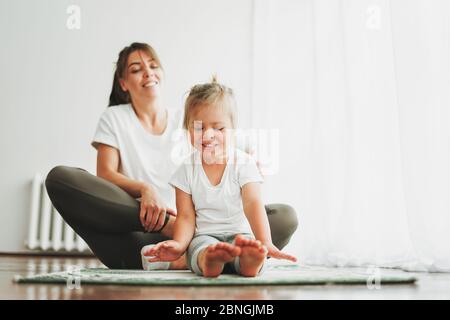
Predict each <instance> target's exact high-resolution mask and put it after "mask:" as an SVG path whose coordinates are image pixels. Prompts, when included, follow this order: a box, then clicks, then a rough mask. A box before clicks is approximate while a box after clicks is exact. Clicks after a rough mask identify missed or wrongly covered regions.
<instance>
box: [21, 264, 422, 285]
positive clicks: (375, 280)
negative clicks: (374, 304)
mask: <svg viewBox="0 0 450 320" xmlns="http://www.w3.org/2000/svg"><path fill="white" fill-rule="evenodd" d="M14 281H15V282H17V283H64V284H67V283H74V282H75V281H78V282H79V283H80V284H105V285H106V284H107V285H111V284H113V285H142V286H231V285H318V284H321V285H323V284H364V285H376V284H411V283H414V282H415V281H416V278H415V277H414V276H413V275H411V274H408V273H406V272H403V271H399V270H398V271H394V270H391V269H377V270H376V272H373V270H372V269H364V268H326V267H316V266H303V265H296V264H285V265H270V264H269V265H268V266H267V268H266V270H265V272H264V273H263V274H262V275H259V276H258V277H255V278H245V277H242V276H239V275H229V274H223V275H220V276H219V277H218V278H204V277H200V276H197V275H195V274H194V273H192V272H191V271H188V270H181V271H180V270H167V271H144V270H111V269H106V268H88V269H80V270H75V271H62V272H53V273H47V274H39V275H33V276H16V277H15V278H14Z"/></svg>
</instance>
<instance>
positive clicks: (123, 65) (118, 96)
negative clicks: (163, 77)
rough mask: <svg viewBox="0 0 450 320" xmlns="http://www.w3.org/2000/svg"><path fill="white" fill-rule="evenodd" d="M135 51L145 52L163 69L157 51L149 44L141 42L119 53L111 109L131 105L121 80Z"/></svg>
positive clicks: (110, 102) (134, 43)
mask: <svg viewBox="0 0 450 320" xmlns="http://www.w3.org/2000/svg"><path fill="white" fill-rule="evenodd" d="M135 51H143V52H145V53H147V54H148V55H149V56H150V57H152V59H154V60H155V61H156V63H157V64H158V66H159V67H160V68H162V66H161V61H160V60H159V58H158V55H157V54H156V51H155V49H153V48H152V47H151V46H150V45H148V44H147V43H141V42H133V43H132V44H130V45H129V46H128V47H125V48H123V49H122V51H120V53H119V59H118V60H117V63H116V71H115V72H114V79H113V85H112V89H111V94H110V95H109V105H108V106H109V107H112V106H117V105H119V104H126V103H130V102H131V99H130V94H129V93H128V92H126V91H123V90H122V87H121V86H120V82H119V79H123V78H124V77H125V75H126V74H125V72H126V70H127V64H128V57H129V56H130V54H132V53H133V52H135Z"/></svg>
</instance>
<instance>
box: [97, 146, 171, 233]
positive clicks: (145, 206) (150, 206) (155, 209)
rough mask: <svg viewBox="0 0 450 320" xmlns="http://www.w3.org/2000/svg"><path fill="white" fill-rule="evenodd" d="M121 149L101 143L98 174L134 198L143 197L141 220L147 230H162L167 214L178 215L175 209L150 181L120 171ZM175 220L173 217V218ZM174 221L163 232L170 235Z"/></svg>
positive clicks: (98, 153)
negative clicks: (167, 204) (170, 206)
mask: <svg viewBox="0 0 450 320" xmlns="http://www.w3.org/2000/svg"><path fill="white" fill-rule="evenodd" d="M119 165H120V153H119V150H117V149H116V148H113V147H111V146H109V145H106V144H102V143H100V144H99V145H98V148H97V176H99V177H100V178H103V179H106V180H108V181H110V182H112V183H114V184H115V185H117V186H119V187H120V188H122V189H123V190H125V191H126V192H127V193H128V194H130V195H131V196H132V197H134V198H139V197H142V199H141V208H140V209H141V211H140V215H139V216H140V220H141V223H142V226H143V227H144V229H145V230H146V231H154V230H160V229H161V228H162V227H163V225H164V222H165V220H166V214H167V213H169V214H171V215H174V216H175V215H176V212H175V210H173V209H172V208H167V207H165V204H164V203H163V202H162V200H161V199H160V197H159V195H158V193H157V192H156V190H155V189H154V188H153V187H152V186H151V185H150V184H148V183H145V182H142V181H136V180H133V179H130V178H128V177H127V176H125V175H123V174H121V173H120V172H119ZM172 220H173V218H172ZM172 225H173V221H172V222H170V220H169V223H168V224H167V225H166V227H164V229H163V230H161V232H162V233H163V234H165V235H168V236H170V235H171V233H172Z"/></svg>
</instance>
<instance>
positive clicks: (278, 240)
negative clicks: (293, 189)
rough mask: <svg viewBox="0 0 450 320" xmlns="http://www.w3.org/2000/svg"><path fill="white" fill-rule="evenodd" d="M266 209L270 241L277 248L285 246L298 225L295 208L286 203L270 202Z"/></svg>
mask: <svg viewBox="0 0 450 320" xmlns="http://www.w3.org/2000/svg"><path fill="white" fill-rule="evenodd" d="M266 209H267V211H268V217H269V223H270V229H271V234H272V241H273V243H274V244H275V246H276V247H277V248H279V249H282V248H283V247H285V246H286V245H287V244H288V242H289V240H290V239H291V237H292V235H293V234H294V232H295V231H296V230H297V227H298V218H297V213H296V212H295V209H294V208H293V207H292V206H290V205H287V204H272V205H268V206H267V207H266Z"/></svg>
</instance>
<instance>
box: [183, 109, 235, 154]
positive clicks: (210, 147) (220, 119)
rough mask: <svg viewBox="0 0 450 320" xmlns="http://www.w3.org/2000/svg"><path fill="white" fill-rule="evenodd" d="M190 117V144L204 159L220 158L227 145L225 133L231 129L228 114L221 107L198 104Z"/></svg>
mask: <svg viewBox="0 0 450 320" xmlns="http://www.w3.org/2000/svg"><path fill="white" fill-rule="evenodd" d="M192 119H193V120H192V121H193V123H192V124H191V128H190V130H189V133H190V139H191V144H192V145H193V146H194V147H195V148H196V149H197V150H199V151H200V152H201V153H202V155H203V158H204V159H205V160H206V159H215V160H221V159H220V157H221V156H222V155H223V154H224V151H225V150H226V146H227V139H226V138H227V134H228V133H230V132H229V131H230V129H232V126H231V121H230V117H229V115H228V114H226V113H225V112H224V111H223V110H221V108H215V107H211V106H209V105H199V106H197V108H196V111H195V112H194V114H193V117H192ZM208 162H209V161H208Z"/></svg>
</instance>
